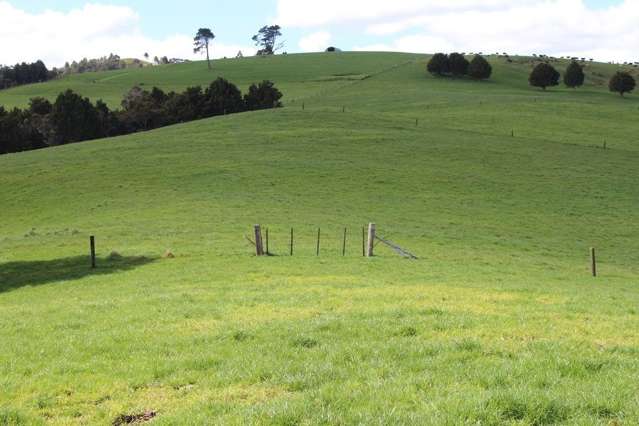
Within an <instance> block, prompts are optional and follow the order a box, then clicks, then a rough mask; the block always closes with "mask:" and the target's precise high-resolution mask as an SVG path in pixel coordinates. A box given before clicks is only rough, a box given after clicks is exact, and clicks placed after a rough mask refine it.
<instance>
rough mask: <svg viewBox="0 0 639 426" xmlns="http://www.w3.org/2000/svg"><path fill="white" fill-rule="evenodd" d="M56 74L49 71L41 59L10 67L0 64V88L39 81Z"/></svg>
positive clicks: (53, 76) (48, 78) (49, 78)
mask: <svg viewBox="0 0 639 426" xmlns="http://www.w3.org/2000/svg"><path fill="white" fill-rule="evenodd" d="M56 76H57V72H56V71H49V70H48V69H47V67H46V65H44V62H42V61H36V62H34V63H32V64H27V63H25V62H23V63H21V64H16V65H14V66H12V67H7V66H0V89H8V88H9V87H14V86H20V85H22V84H30V83H40V82H43V81H47V80H51V79H52V78H55V77H56Z"/></svg>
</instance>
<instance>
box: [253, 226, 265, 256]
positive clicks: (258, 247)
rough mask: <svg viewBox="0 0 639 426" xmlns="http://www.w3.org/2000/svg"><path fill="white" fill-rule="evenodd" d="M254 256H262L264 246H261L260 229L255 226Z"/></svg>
mask: <svg viewBox="0 0 639 426" xmlns="http://www.w3.org/2000/svg"><path fill="white" fill-rule="evenodd" d="M255 254H256V255H258V256H264V246H263V245H262V228H261V227H260V225H255Z"/></svg>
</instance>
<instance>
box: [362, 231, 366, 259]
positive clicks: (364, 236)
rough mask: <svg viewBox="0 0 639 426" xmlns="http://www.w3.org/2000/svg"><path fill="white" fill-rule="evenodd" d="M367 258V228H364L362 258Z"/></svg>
mask: <svg viewBox="0 0 639 426" xmlns="http://www.w3.org/2000/svg"><path fill="white" fill-rule="evenodd" d="M364 256H366V228H365V227H364V226H362V257H364Z"/></svg>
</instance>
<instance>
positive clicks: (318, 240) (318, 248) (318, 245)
mask: <svg viewBox="0 0 639 426" xmlns="http://www.w3.org/2000/svg"><path fill="white" fill-rule="evenodd" d="M320 232H321V230H320V228H317V253H316V255H317V256H319V253H320Z"/></svg>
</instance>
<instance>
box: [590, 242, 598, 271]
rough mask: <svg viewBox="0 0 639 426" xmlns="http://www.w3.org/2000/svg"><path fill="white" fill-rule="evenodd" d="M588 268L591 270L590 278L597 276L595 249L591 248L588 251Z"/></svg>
mask: <svg viewBox="0 0 639 426" xmlns="http://www.w3.org/2000/svg"><path fill="white" fill-rule="evenodd" d="M590 267H591V268H592V276H593V277H596V276H597V256H596V253H595V248H594V247H592V248H591V249H590Z"/></svg>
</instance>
